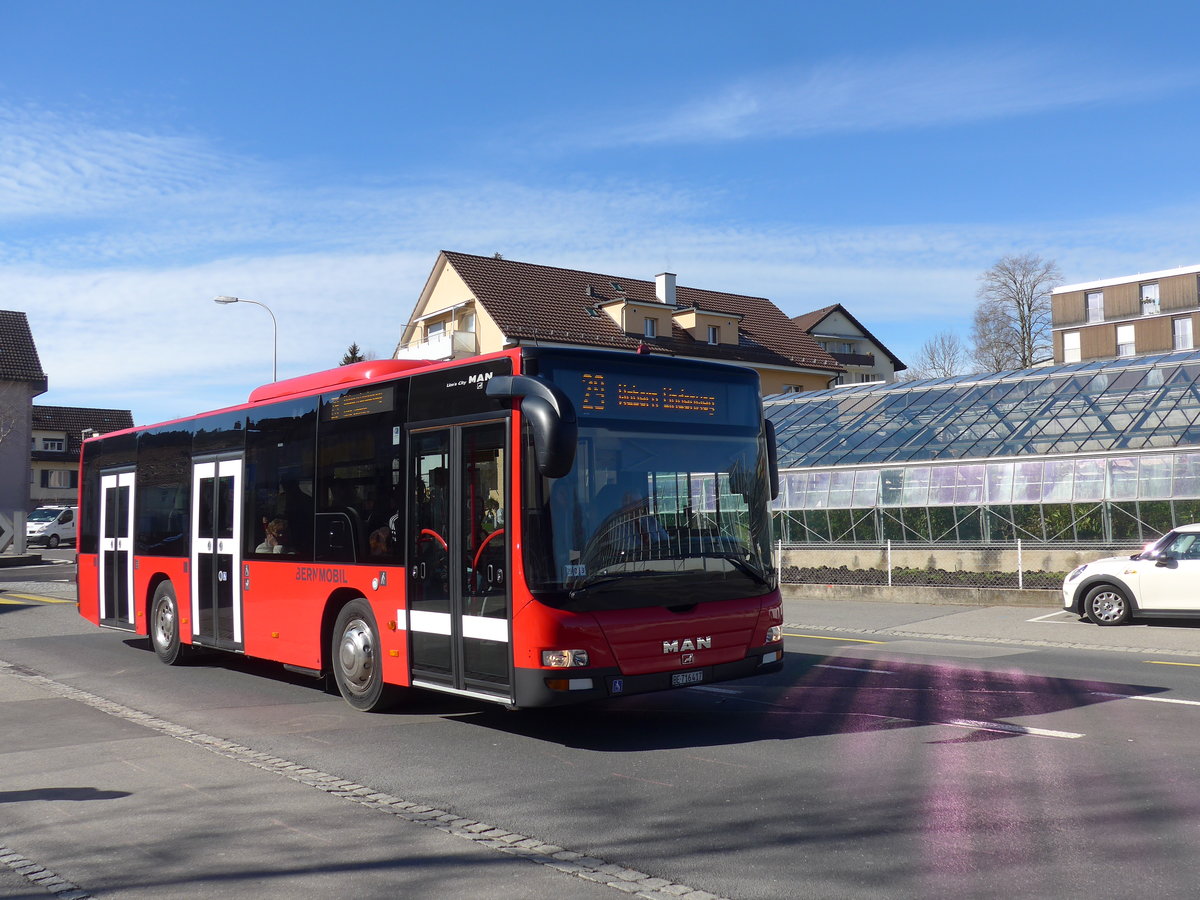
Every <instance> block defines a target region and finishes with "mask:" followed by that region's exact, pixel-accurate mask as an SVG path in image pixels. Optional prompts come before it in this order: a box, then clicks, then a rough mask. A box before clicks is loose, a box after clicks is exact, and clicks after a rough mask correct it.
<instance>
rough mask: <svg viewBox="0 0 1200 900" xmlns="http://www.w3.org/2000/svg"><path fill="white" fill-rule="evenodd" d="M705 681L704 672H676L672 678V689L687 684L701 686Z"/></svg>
mask: <svg viewBox="0 0 1200 900" xmlns="http://www.w3.org/2000/svg"><path fill="white" fill-rule="evenodd" d="M703 680H704V671H703V670H700V671H697V672H676V673H675V674H673V675H672V676H671V687H683V686H684V685H685V684H699V683H700V682H702V681H703Z"/></svg>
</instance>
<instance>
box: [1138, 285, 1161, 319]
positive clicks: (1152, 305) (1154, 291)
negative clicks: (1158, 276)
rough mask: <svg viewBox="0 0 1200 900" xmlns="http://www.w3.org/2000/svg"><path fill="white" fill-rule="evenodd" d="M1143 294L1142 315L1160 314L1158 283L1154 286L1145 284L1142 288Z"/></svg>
mask: <svg viewBox="0 0 1200 900" xmlns="http://www.w3.org/2000/svg"><path fill="white" fill-rule="evenodd" d="M1141 294H1142V315H1143V316H1153V315H1155V314H1156V313H1157V312H1158V282H1157V281H1156V282H1154V283H1153V284H1143V285H1142V286H1141Z"/></svg>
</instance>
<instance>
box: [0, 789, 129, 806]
mask: <svg viewBox="0 0 1200 900" xmlns="http://www.w3.org/2000/svg"><path fill="white" fill-rule="evenodd" d="M130 796H132V794H131V793H130V792H129V791H102V790H100V789H98V788H93V787H59V788H35V789H33V790H28V791H0V803H26V802H28V801H30V800H120V799H121V798H122V797H130Z"/></svg>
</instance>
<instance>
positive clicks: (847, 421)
mask: <svg viewBox="0 0 1200 900" xmlns="http://www.w3.org/2000/svg"><path fill="white" fill-rule="evenodd" d="M1198 383H1200V350H1184V351H1177V352H1173V353H1164V354H1158V355H1154V356H1137V357H1133V358H1126V359H1106V360H1089V361H1088V362H1082V363H1068V364H1066V365H1057V366H1046V367H1042V368H1037V369H1020V370H1015V371H1010V372H996V373H993V374H986V375H960V376H957V377H954V378H936V379H929V380H925V381H908V382H899V383H896V384H862V385H848V386H845V387H837V388H832V389H830V390H825V391H813V392H811V393H803V394H775V395H773V396H770V397H766V398H764V400H763V403H764V407H765V411H766V414H767V417H768V418H770V419H771V420H772V421H773V422H774V423H775V430H776V434H777V440H778V444H779V466H780V468H787V469H794V468H811V467H815V466H838V465H842V466H845V465H855V464H863V463H865V464H871V463H898V462H906V461H918V460H936V459H945V460H949V459H984V458H992V457H1003V456H1026V455H1031V454H1065V453H1093V452H1103V451H1128V450H1142V449H1152V448H1164V449H1166V448H1172V447H1183V446H1194V445H1200V421H1198V420H1200V384H1198Z"/></svg>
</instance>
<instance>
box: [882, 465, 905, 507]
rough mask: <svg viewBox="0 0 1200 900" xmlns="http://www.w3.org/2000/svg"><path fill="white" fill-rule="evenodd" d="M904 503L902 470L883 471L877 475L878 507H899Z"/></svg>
mask: <svg viewBox="0 0 1200 900" xmlns="http://www.w3.org/2000/svg"><path fill="white" fill-rule="evenodd" d="M903 502H904V469H884V470H883V471H881V472H880V473H879V505H880V506H899V505H900V504H901V503H903Z"/></svg>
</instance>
